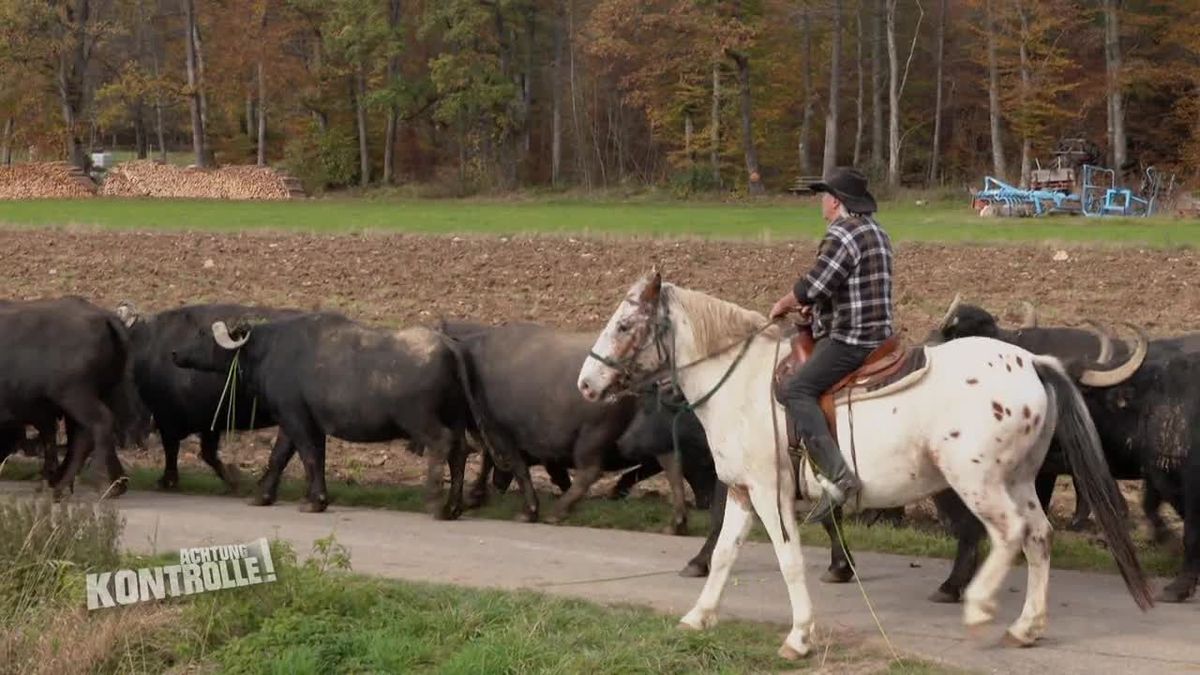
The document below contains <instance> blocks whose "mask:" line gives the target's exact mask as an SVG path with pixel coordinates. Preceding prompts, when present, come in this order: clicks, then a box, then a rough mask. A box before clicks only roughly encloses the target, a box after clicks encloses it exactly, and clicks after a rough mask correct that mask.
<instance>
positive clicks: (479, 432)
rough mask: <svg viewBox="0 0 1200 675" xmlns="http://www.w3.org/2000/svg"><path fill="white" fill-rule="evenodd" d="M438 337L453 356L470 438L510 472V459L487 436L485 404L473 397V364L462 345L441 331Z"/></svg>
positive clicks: (486, 410) (504, 469)
mask: <svg viewBox="0 0 1200 675" xmlns="http://www.w3.org/2000/svg"><path fill="white" fill-rule="evenodd" d="M438 336H439V337H440V338H441V340H442V343H443V344H445V345H446V348H447V349H449V350H450V353H451V354H452V355H453V356H454V364H455V371H456V372H457V374H458V384H459V387H460V388H461V391H462V395H463V398H464V399H466V401H467V408H468V409H469V410H470V412H471V418H472V419H473V420H474V421H475V433H474V434H472V436H474V437H475V438H476V439H478V440H479V441H480V444H481V445H482V446H483V451H484V452H486V453H488V454H489V455H491V457H492V460H493V461H494V462H495V464H496V466H497V467H498V468H499V469H500V470H501V471H512V461H511V458H510V457H509V456H508V455H507V454H505V453H504V451H503V450H502V449H501V448H498V447H497V445H496V443H494V442H493V440H492V437H491V436H490V435H489V434H488V427H489V426H491V421H492V418H491V415H490V411H489V410H488V409H487V404H486V403H484V402H483V401H480V400H479V398H478V397H477V396H475V387H474V385H473V384H472V381H473V378H472V374H473V372H472V371H473V364H472V363H471V359H469V358H467V355H466V354H464V353H463V348H462V343H460V342H459V341H458V340H456V339H454V338H452V337H450V336H449V335H446V334H445V333H443V332H441V331H438ZM504 447H506V446H504Z"/></svg>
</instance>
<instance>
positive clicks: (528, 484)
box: [509, 452, 538, 523]
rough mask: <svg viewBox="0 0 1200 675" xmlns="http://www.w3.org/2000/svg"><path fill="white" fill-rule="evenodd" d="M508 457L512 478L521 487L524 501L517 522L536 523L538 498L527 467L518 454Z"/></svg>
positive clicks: (523, 459)
mask: <svg viewBox="0 0 1200 675" xmlns="http://www.w3.org/2000/svg"><path fill="white" fill-rule="evenodd" d="M509 456H510V457H511V458H512V459H511V461H512V473H513V478H515V479H516V480H517V485H519V486H520V487H521V496H522V497H523V498H524V499H525V508H524V509H522V510H521V512H520V513H518V514H517V520H520V521H523V522H526V523H536V522H537V519H538V496H537V491H536V490H534V489H533V477H531V476H530V475H529V465H528V464H526V463H525V458H524V457H521V453H519V452H514V453H510V455H509Z"/></svg>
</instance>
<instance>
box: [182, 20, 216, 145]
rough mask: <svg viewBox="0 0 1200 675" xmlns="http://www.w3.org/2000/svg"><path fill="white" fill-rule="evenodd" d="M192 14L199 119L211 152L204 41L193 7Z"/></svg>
mask: <svg viewBox="0 0 1200 675" xmlns="http://www.w3.org/2000/svg"><path fill="white" fill-rule="evenodd" d="M187 1H188V3H189V4H193V3H194V2H195V0H187ZM192 15H193V16H192V20H193V24H192V38H193V39H194V40H195V44H194V46H195V49H196V74H197V77H198V84H197V87H199V96H200V119H201V121H202V122H203V128H204V134H205V139H204V151H205V152H207V153H211V152H212V149H211V148H209V147H208V94H207V92H205V88H206V84H207V81H208V80H207V78H205V76H204V73H205V68H204V43H202V42H201V41H200V19H199V18H198V17H197V16H196V14H195V10H194V9H193V11H192ZM205 162H206V164H205V165H206V166H207V165H208V164H210V163H211V162H209V161H208V158H207V157H206V158H205Z"/></svg>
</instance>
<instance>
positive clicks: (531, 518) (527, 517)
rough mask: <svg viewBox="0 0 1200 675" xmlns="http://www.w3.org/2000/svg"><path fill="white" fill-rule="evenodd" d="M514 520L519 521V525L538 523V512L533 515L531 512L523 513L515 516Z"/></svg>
mask: <svg viewBox="0 0 1200 675" xmlns="http://www.w3.org/2000/svg"><path fill="white" fill-rule="evenodd" d="M513 520H515V521H517V522H518V523H536V522H537V521H538V514H537V513H536V512H533V513H531V512H529V511H521V512H520V513H518V514H517V515H515V516H513Z"/></svg>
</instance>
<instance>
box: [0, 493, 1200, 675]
mask: <svg viewBox="0 0 1200 675" xmlns="http://www.w3.org/2000/svg"><path fill="white" fill-rule="evenodd" d="M30 491H31V488H30V486H29V484H27V483H25V484H17V483H11V482H4V483H0V492H2V493H6V494H28V493H29V492H30ZM115 503H116V504H117V505H118V506H119V508H120V509H121V511H122V513H123V515H124V517H125V520H126V525H125V533H124V544H125V546H126V547H128V548H129V549H131V550H134V551H139V552H146V553H149V552H155V551H157V552H168V551H173V550H175V549H178V548H181V547H190V546H202V545H218V544H230V543H239V542H244V541H249V540H253V539H256V538H258V537H262V536H267V537H279V538H282V539H285V540H288V541H290V542H291V543H292V544H293V545H294V546H295V547H296V550H297V551H298V552H301V553H303V552H305V551H308V550H310V548H311V546H312V542H313V540H314V539H317V538H319V537H325V536H327V535H329V534H330V533H331V532H332V533H334V534H335V535H336V537H337V539H338V541H340V542H341V543H342V544H344V545H346V546H347V547H348V548H349V549H350V553H351V558H352V564H353V568H354V570H356V571H358V572H362V573H368V574H378V575H382V576H386V577H392V578H397V579H409V580H421V581H433V582H442V583H454V584H460V585H465V586H477V587H498V588H506V589H531V590H537V591H543V592H549V593H556V594H563V595H570V596H576V597H581V598H586V599H591V600H596V601H600V602H613V603H634V604H642V605H648V606H650V607H653V608H655V609H658V610H660V611H664V612H668V613H671V614H676V615H680V616H682V614H683V613H684V612H685V611H687V609H688V608H689V607H690V606H691V605H692V603H693V602H694V601H695V599H696V596H697V595H698V593H699V591H700V586H701V581H699V580H696V579H682V578H680V577H678V576H676V574H675V572H676V570H677V569H678V568H679V567H680V566H681V565H682V564H683V563H684V562H685V561H686V560H687V559H688V558H689V557H690V556H691V555H692V554H694V553H695V551H696V548H697V546H698V544H699V540H698V539H696V538H677V537H667V536H662V535H653V534H641V533H632V532H620V531H611V530H603V531H602V530H592V529H586V528H572V527H552V526H546V525H524V524H518V523H507V522H497V521H483V520H474V519H470V518H466V519H463V520H461V521H458V522H453V523H443V522H437V521H434V520H431V519H429V518H427V517H425V516H422V515H415V514H407V513H396V512H387V511H374V510H367V509H353V508H345V507H335V508H333V509H331V510H330V511H329V512H327V513H324V514H319V515H311V514H302V513H300V512H298V511H297V510H296V508H295V506H294V505H280V506H275V507H269V508H261V509H255V508H251V507H249V506H246V505H245V504H243V503H241V502H240V501H238V500H235V499H228V498H217V497H195V496H181V495H167V494H160V493H147V492H134V493H130V494H127V495H125V496H123V497H122V498H121V499H120V500H118V501H117V502H115ZM805 553H806V563H807V565H806V569H807V573H808V578H809V580H810V581H809V589H810V591H811V593H812V594H813V601H814V605H815V607H816V611H817V621H818V625H819V627H820V628H819V630H820V631H822V633H823V634H827V633H826V632H827V631H830V630H832V631H833V632H834V633H835V634H836V636H837V640H838V641H839V642H842V643H843V644H844V641H846V640H850V641H854V640H871V641H880V640H881V638H880V637H879V630H878V628H876V626H875V623H874V621H873V619H872V617H871V614H870V612H869V611H868V609H867V607H866V605H865V604H864V601H863V597H862V595H861V594H860V591H859V589H858V587H857V586H855V585H841V586H830V585H825V584H821V583H819V582H818V581H816V577H817V575H819V574H820V572H821V570H822V569H823V567H824V565H825V564H826V561H827V560H828V550H827V549H822V548H820V547H815V546H806V547H805ZM857 558H858V561H857V562H858V566H859V569H860V571H861V573H862V577H863V582H864V586H865V589H866V592H867V594H868V596H869V597H870V599H871V602H872V603H873V605H874V608H875V611H876V612H877V613H878V616H879V619H880V621H881V623H882V625H883V627H884V629H885V630H886V632H887V635H888V637H889V638H890V640H891V642H892V643H893V645H894V646H895V647H896V649H898V650H900V651H901V652H903V653H907V654H915V655H919V656H922V657H925V658H929V659H934V660H940V661H943V662H945V663H947V664H952V665H955V666H959V667H962V668H967V669H970V670H975V671H984V672H1003V673H1054V674H1055V675H1069V674H1071V673H1080V674H1087V675H1093V674H1094V673H1117V672H1125V673H1140V672H1146V673H1150V672H1153V673H1164V672H1189V671H1190V672H1195V671H1196V670H1197V669H1200V641H1197V640H1196V636H1195V627H1196V625H1197V621H1200V605H1198V604H1196V603H1194V602H1193V603H1190V604H1185V605H1173V606H1172V605H1165V606H1159V607H1157V608H1155V609H1153V610H1151V611H1150V612H1149V613H1145V614H1143V613H1140V612H1139V611H1138V610H1137V608H1136V607H1135V605H1134V604H1133V601H1132V600H1131V599H1130V598H1129V596H1128V595H1127V594H1126V592H1125V589H1124V587H1123V586H1122V584H1121V581H1120V578H1119V577H1117V576H1115V575H1101V574H1086V573H1081V572H1070V571H1062V570H1054V571H1053V572H1052V574H1051V583H1050V601H1051V602H1050V623H1049V629H1048V633H1047V637H1046V639H1045V640H1043V641H1042V642H1041V643H1040V644H1039V646H1038V647H1036V648H1033V649H1024V650H1016V649H1004V648H999V647H995V646H991V643H987V644H978V643H974V642H971V641H969V640H968V639H967V638H966V636H965V633H964V631H963V629H962V627H961V625H960V623H959V621H960V615H961V607H960V606H957V605H956V606H947V605H934V604H931V603H929V602H928V601H927V600H926V599H925V596H926V595H927V594H928V593H929V592H930V591H931V590H932V589H934V588H935V587H936V585H937V584H938V583H939V582H940V581H941V579H942V578H943V577H944V576H945V574H946V572H947V566H948V562H947V561H943V560H931V559H921V558H911V557H903V556H893V555H880V554H869V553H859V554H857ZM1024 580H1025V574H1024V570H1023V569H1019V570H1014V572H1013V573H1012V574H1011V575H1010V577H1009V579H1008V583H1007V584H1006V585H1005V587H1004V590H1002V591H1001V594H1000V596H1001V597H1000V598H999V600H1000V612H999V615H998V616H999V617H1000V620H1001V621H1002V624H1001V625H998V626H995V627H994V628H993V630H992V631H991V634H990V636H989V640H991V641H993V642H994V641H995V640H997V639H998V638H999V636H1000V635H1001V632H1002V626H1003V625H1006V624H1007V622H1010V621H1012V620H1013V619H1014V618H1015V617H1016V616H1017V614H1018V613H1019V611H1020V606H1021V603H1022V602H1023V598H1024ZM1157 583H1158V584H1161V583H1162V581H1161V580H1159V581H1158V582H1157ZM785 598H786V594H785V592H784V587H783V583H782V580H781V578H780V576H779V572H778V568H777V567H776V564H775V559H774V553H773V551H772V550H771V548H770V547H769V546H768V545H766V544H755V543H748V544H746V545H745V547H744V549H743V551H742V554H741V557H740V558H739V561H738V564H737V566H736V568H735V570H734V574H733V577H732V579H731V582H730V585H729V587H728V588H727V590H726V593H725V600H724V603H723V613H724V615H725V616H737V617H742V618H747V619H754V620H759V621H765V622H770V623H775V624H781V625H782V624H787V623H788V622H789V621H790V611H789V609H788V606H787V602H786V599H785ZM779 634H780V637H781V639H782V635H783V631H782V629H781V630H780V633H779ZM831 648H832V649H836V648H837V645H836V644H834V645H832V647H831ZM815 658H819V656H817V657H815Z"/></svg>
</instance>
